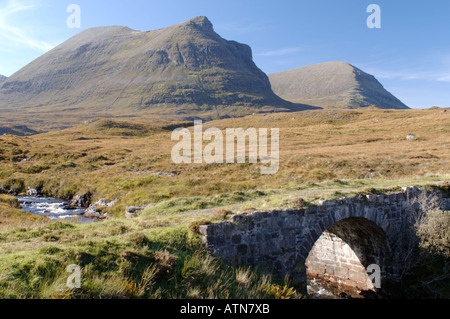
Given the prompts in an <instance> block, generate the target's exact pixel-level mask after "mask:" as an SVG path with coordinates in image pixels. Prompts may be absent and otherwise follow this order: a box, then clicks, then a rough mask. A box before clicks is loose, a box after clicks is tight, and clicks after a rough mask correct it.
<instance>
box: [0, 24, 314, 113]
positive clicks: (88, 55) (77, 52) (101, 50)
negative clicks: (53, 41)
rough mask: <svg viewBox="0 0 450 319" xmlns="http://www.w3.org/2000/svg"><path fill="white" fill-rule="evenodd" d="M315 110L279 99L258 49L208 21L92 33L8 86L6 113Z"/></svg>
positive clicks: (4, 88)
mask: <svg viewBox="0 0 450 319" xmlns="http://www.w3.org/2000/svg"><path fill="white" fill-rule="evenodd" d="M311 108H313V107H311V106H307V105H301V104H295V103H291V102H288V101H285V100H283V99H281V98H280V97H278V96H277V95H275V94H274V93H273V91H272V89H271V85H270V82H269V79H268V77H267V75H266V74H265V73H264V72H262V71H261V70H260V69H259V68H258V67H257V66H256V65H255V63H254V62H253V59H252V51H251V48H250V47H249V46H247V45H244V44H240V43H238V42H235V41H227V40H224V39H223V38H221V37H220V36H219V35H218V34H217V33H215V31H214V29H213V26H212V24H211V22H210V21H209V20H208V19H207V18H206V17H197V18H194V19H191V20H189V21H187V22H184V23H181V24H178V25H175V26H171V27H168V28H164V29H160V30H155V31H134V30H131V29H129V28H126V27H122V26H112V27H98V28H92V29H88V30H85V31H83V32H81V33H80V34H78V35H76V36H74V37H72V38H71V39H69V40H67V41H66V42H64V43H63V44H61V45H59V46H58V47H56V48H54V49H53V50H51V51H49V52H47V53H46V54H44V55H43V56H41V57H39V58H38V59H36V60H35V61H33V62H31V63H30V64H29V65H27V66H25V67H24V68H22V69H21V70H19V71H18V72H17V73H15V74H14V75H12V76H11V77H10V78H8V79H7V80H6V81H5V82H4V83H3V84H2V85H0V109H3V110H7V111H10V112H12V111H14V110H15V111H16V112H21V113H27V112H39V113H49V114H53V113H58V112H63V113H64V114H68V112H69V113H70V112H74V113H80V112H81V113H83V112H86V113H89V114H93V113H105V112H106V113H108V114H114V115H118V114H120V115H123V114H135V113H136V112H139V111H144V112H145V113H153V114H159V115H164V114H166V115H173V116H174V117H177V118H179V117H183V116H184V117H195V116H198V117H202V118H206V119H214V118H222V117H228V116H230V117H234V116H243V115H248V114H252V113H255V112H256V113H258V112H269V111H298V110H304V109H311Z"/></svg>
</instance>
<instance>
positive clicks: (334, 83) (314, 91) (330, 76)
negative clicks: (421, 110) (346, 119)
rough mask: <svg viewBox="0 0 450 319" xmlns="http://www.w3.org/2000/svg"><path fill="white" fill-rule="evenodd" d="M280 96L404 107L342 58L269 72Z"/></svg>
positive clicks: (311, 101) (356, 105) (329, 103)
mask: <svg viewBox="0 0 450 319" xmlns="http://www.w3.org/2000/svg"><path fill="white" fill-rule="evenodd" d="M269 79H270V82H271V84H272V88H273V91H274V92H275V93H276V94H278V95H279V96H280V97H282V98H283V99H286V100H289V101H292V102H297V103H305V104H309V105H315V106H320V107H336V108H360V107H368V106H375V107H378V108H382V109H407V108H408V107H407V106H406V105H405V104H403V103H402V102H401V101H400V100H399V99H397V98H396V97H395V96H393V95H392V94H391V93H389V92H388V91H386V90H385V89H384V87H383V86H382V85H381V84H380V82H378V80H377V79H376V78H375V77H374V76H372V75H370V74H367V73H365V72H363V71H361V70H360V69H358V68H356V67H354V66H352V65H350V64H348V63H345V62H327V63H320V64H315V65H310V66H306V67H301V68H297V69H293V70H288V71H283V72H279V73H274V74H270V75H269Z"/></svg>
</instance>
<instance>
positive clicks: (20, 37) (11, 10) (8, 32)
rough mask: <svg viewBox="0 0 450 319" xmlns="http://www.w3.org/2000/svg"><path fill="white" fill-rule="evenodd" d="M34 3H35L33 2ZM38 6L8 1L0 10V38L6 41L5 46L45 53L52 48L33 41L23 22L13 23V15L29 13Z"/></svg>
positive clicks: (46, 43)
mask: <svg viewBox="0 0 450 319" xmlns="http://www.w3.org/2000/svg"><path fill="white" fill-rule="evenodd" d="M35 3H36V1H35ZM37 7H38V6H37V5H36V4H31V3H30V2H27V1H21V0H9V1H8V3H7V5H6V6H4V7H2V8H0V37H1V38H4V39H6V40H8V42H6V44H9V45H20V46H26V47H28V48H31V49H33V50H36V51H41V52H46V51H48V50H50V49H52V48H53V47H54V45H53V44H51V43H48V42H45V41H41V40H38V39H35V38H34V37H33V36H32V35H31V34H29V32H27V31H26V29H25V28H23V27H19V26H18V25H23V21H20V23H15V22H16V21H14V19H13V18H14V15H16V14H17V13H20V12H25V11H30V10H33V9H35V8H37Z"/></svg>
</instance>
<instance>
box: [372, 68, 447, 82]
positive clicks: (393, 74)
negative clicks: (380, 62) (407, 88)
mask: <svg viewBox="0 0 450 319" xmlns="http://www.w3.org/2000/svg"><path fill="white" fill-rule="evenodd" d="M364 70H365V71H366V72H368V73H370V74H373V75H375V77H377V78H380V79H398V80H406V81H408V80H422V81H437V82H450V69H439V70H427V71H423V70H396V71H393V70H383V69H374V68H366V69H364Z"/></svg>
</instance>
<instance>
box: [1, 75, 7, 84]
mask: <svg viewBox="0 0 450 319" xmlns="http://www.w3.org/2000/svg"><path fill="white" fill-rule="evenodd" d="M6 79H7V77H6V76H4V75H1V74H0V83H3V82H5V81H6Z"/></svg>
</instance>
